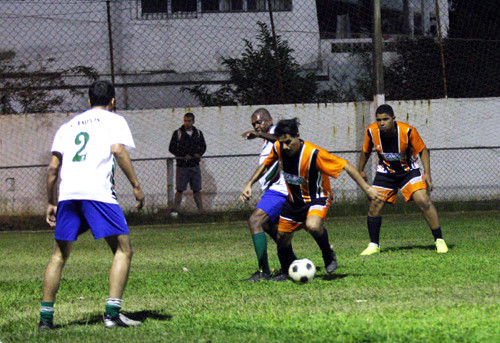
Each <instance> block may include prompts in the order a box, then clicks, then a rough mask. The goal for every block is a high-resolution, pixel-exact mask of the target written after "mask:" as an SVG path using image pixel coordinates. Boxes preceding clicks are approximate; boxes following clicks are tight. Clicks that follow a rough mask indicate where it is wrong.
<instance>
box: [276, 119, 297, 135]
mask: <svg viewBox="0 0 500 343" xmlns="http://www.w3.org/2000/svg"><path fill="white" fill-rule="evenodd" d="M299 125H300V122H299V118H293V119H282V120H280V121H279V122H278V125H276V129H275V130H274V134H275V135H276V136H278V137H280V136H283V135H286V134H289V135H290V136H292V137H297V136H298V135H299Z"/></svg>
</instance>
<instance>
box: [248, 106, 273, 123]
mask: <svg viewBox="0 0 500 343" xmlns="http://www.w3.org/2000/svg"><path fill="white" fill-rule="evenodd" d="M253 118H260V119H263V120H272V119H273V118H272V117H271V114H270V113H269V111H268V110H267V109H265V108H264V107H261V108H259V109H257V110H255V112H254V113H253V114H252V120H253Z"/></svg>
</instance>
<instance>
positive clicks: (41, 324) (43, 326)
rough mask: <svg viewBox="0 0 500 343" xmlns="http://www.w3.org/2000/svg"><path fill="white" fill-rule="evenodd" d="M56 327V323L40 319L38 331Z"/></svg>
mask: <svg viewBox="0 0 500 343" xmlns="http://www.w3.org/2000/svg"><path fill="white" fill-rule="evenodd" d="M53 328H54V324H53V323H52V322H43V321H40V322H39V323H38V331H49V330H52V329H53Z"/></svg>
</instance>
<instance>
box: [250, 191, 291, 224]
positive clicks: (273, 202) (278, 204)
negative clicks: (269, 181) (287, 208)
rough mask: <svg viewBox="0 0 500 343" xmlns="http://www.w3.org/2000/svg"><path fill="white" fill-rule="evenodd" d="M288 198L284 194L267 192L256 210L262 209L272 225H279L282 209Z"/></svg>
mask: <svg viewBox="0 0 500 343" xmlns="http://www.w3.org/2000/svg"><path fill="white" fill-rule="evenodd" d="M287 198H288V197H287V196H286V195H284V194H283V193H280V192H277V191H273V190H267V191H266V192H265V193H264V195H263V196H262V198H260V201H259V203H258V204H257V206H256V208H260V209H261V210H263V211H264V212H266V214H267V215H268V216H269V219H270V220H271V223H272V224H277V223H278V221H279V218H280V213H281V208H282V207H283V204H284V203H285V201H286V199H287Z"/></svg>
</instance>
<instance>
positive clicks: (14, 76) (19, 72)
mask: <svg viewBox="0 0 500 343" xmlns="http://www.w3.org/2000/svg"><path fill="white" fill-rule="evenodd" d="M2 56H8V57H7V58H4V59H0V75H1V78H0V88H1V91H0V114H25V113H47V112H53V111H54V110H57V109H58V107H59V106H60V105H62V104H63V103H64V102H65V101H66V100H67V99H66V98H65V96H63V95H62V92H61V90H63V89H68V91H69V94H70V95H71V96H75V95H81V93H82V92H81V91H78V90H77V89H74V88H71V87H68V85H67V84H66V82H65V77H67V76H83V77H84V78H86V79H90V80H96V79H97V77H98V74H97V71H96V70H95V69H94V68H92V67H85V66H76V67H72V68H68V69H63V70H58V71H50V66H51V64H52V63H53V62H54V61H55V60H54V59H53V58H48V59H43V58H38V59H36V60H34V61H32V62H29V63H18V64H16V63H13V62H12V61H11V60H12V58H13V57H14V55H9V54H7V55H5V54H4V55H2ZM58 90H59V91H58Z"/></svg>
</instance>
